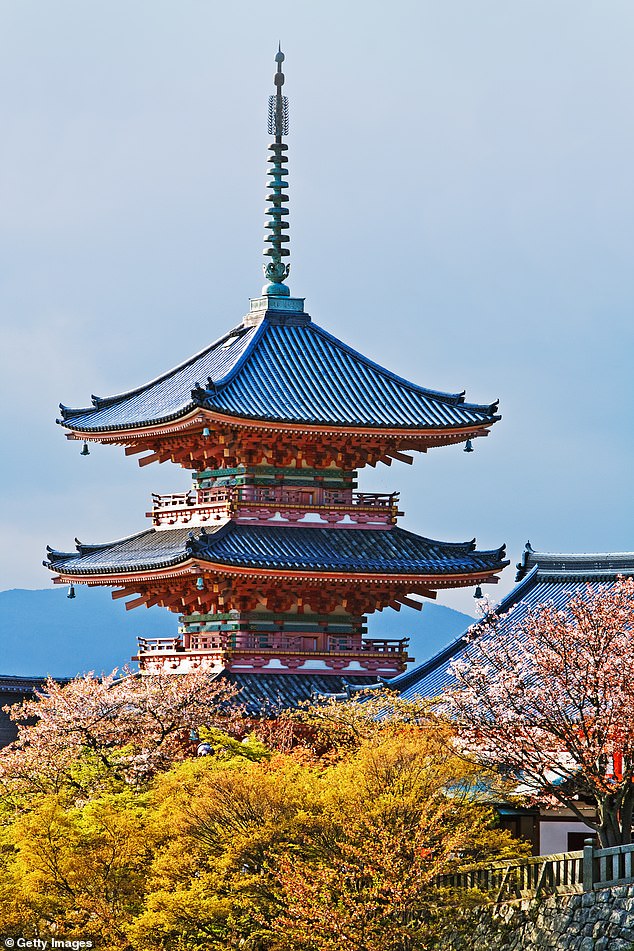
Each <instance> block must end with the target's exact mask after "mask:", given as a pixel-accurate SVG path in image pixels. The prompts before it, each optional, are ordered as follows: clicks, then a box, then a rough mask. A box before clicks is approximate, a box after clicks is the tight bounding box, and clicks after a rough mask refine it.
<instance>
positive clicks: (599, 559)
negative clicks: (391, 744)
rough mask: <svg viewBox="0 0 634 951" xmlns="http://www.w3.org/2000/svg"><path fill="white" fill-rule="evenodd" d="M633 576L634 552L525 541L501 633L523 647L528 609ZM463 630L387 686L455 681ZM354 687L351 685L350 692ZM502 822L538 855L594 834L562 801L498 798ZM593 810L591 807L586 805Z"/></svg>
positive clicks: (418, 695)
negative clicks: (528, 805) (566, 550)
mask: <svg viewBox="0 0 634 951" xmlns="http://www.w3.org/2000/svg"><path fill="white" fill-rule="evenodd" d="M619 577H625V578H631V577H634V552H609V553H598V554H561V553H555V552H537V551H534V550H533V548H532V546H531V544H530V542H527V543H526V547H525V549H524V553H523V555H522V560H521V561H520V562H519V564H518V565H517V576H516V582H517V584H516V586H515V587H514V588H513V590H512V591H510V592H509V594H508V595H507V596H506V597H505V598H503V600H502V601H501V602H500V603H499V604H498V605H497V606H496V607H495V609H494V610H495V613H496V614H497V615H499V617H500V622H499V626H498V628H497V631H496V636H497V637H501V638H503V639H504V640H505V641H506V642H508V643H510V644H511V645H515V644H517V651H518V653H520V652H521V649H522V647H521V644H522V640H521V639H522V624H523V622H524V621H525V620H526V617H527V614H528V612H529V611H531V610H532V609H535V608H538V607H539V606H540V605H553V606H554V607H555V608H556V609H557V610H562V609H564V608H565V607H566V604H567V603H568V601H570V599H571V598H575V597H578V596H586V595H587V594H588V592H596V593H598V592H599V591H601V590H602V589H605V588H606V587H609V586H611V585H613V584H614V583H615V582H616V580H617V578H619ZM466 635H467V632H465V634H461V635H460V637H458V638H456V639H455V640H454V641H452V642H451V643H450V644H448V645H447V647H445V648H443V650H441V651H440V652H439V653H437V654H436V655H435V656H434V657H431V658H430V659H429V660H427V661H425V662H424V663H422V664H420V665H419V666H418V667H416V668H415V669H414V670H410V671H408V672H407V673H404V674H402V675H400V676H398V677H395V678H392V679H391V680H389V681H388V683H387V686H388V687H389V688H390V689H391V690H394V691H396V692H398V693H399V694H400V695H401V696H402V697H403V699H404V700H422V699H433V698H435V697H438V696H441V695H442V693H443V692H444V691H445V690H448V689H450V688H451V687H452V686H453V685H454V684H455V682H456V681H455V678H454V676H453V674H452V671H451V665H452V663H453V662H454V661H456V660H459V659H461V658H464V657H465V656H468V653H469V650H470V643H471V639H470V638H469V637H467V636H466ZM351 690H352V691H354V690H355V687H354V686H352V687H348V691H347V692H348V693H349V692H350V691H351ZM497 808H498V811H499V813H500V825H501V826H502V827H503V828H507V829H509V830H510V831H511V832H513V833H514V834H515V835H517V836H519V837H521V838H525V839H528V840H529V841H530V842H531V843H532V846H533V852H534V854H536V855H539V854H541V855H550V854H552V853H559V852H570V851H573V850H574V849H580V848H582V847H583V842H584V839H585V838H586V837H587V836H588V835H590V832H589V830H588V827H587V826H585V825H584V824H583V823H582V822H579V820H578V819H577V818H576V817H575V816H574V815H573V814H572V812H571V811H570V810H569V809H566V808H565V807H563V806H558V807H552V806H549V807H548V808H545V807H542V808H537V807H536V808H533V809H522V808H518V807H517V806H516V805H515V806H513V805H510V804H508V803H504V804H501V805H500V804H497ZM587 811H588V813H591V812H592V810H591V808H590V807H588V809H587Z"/></svg>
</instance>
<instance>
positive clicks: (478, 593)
mask: <svg viewBox="0 0 634 951" xmlns="http://www.w3.org/2000/svg"><path fill="white" fill-rule="evenodd" d="M473 597H474V598H475V599H476V601H479V600H480V599H481V598H483V597H484V595H483V594H482V588H481V587H480V585H478V587H477V588H476V589H475V591H474V592H473Z"/></svg>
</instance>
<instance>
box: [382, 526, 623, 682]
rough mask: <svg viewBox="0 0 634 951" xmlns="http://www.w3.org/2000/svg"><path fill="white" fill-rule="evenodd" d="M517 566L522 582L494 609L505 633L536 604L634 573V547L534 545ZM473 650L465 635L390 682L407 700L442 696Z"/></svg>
mask: <svg viewBox="0 0 634 951" xmlns="http://www.w3.org/2000/svg"><path fill="white" fill-rule="evenodd" d="M517 567H518V582H519V583H518V584H517V586H516V587H515V588H514V589H513V590H512V591H511V592H510V593H509V594H508V595H507V597H506V598H504V600H503V601H501V602H500V604H499V605H498V606H497V608H496V609H495V610H496V613H497V614H499V615H500V616H501V620H500V623H499V626H498V629H497V631H498V634H499V636H500V637H504V636H509V637H512V636H513V633H514V631H515V630H517V629H519V627H520V625H521V623H522V621H523V620H524V619H525V617H526V615H527V613H528V611H529V610H530V609H531V608H536V607H537V606H538V605H540V604H552V605H553V607H554V608H555V609H556V610H561V609H562V608H565V606H566V604H567V603H568V601H569V600H570V599H571V598H572V597H575V596H576V595H585V594H586V593H587V592H588V590H589V589H590V590H594V591H597V590H599V589H600V588H602V587H604V586H606V585H609V584H614V581H615V580H616V578H617V577H618V576H619V575H624V576H626V577H629V576H632V575H634V552H624V553H622V552H617V553H608V554H581V555H574V554H556V553H555V554H554V553H551V552H548V553H541V552H534V551H533V550H532V548H531V547H530V544H529V545H527V547H526V550H525V552H524V555H523V557H522V561H521V563H520V564H519V565H518V566H517ZM476 623H477V622H474V624H476ZM466 633H467V632H466V631H465V634H466ZM519 649H520V642H519V640H518V650H519ZM470 650H471V647H470V645H469V643H468V641H467V640H465V636H464V634H462V635H460V637H458V638H456V640H455V641H453V642H452V643H451V644H448V645H447V647H445V648H444V649H443V650H442V651H440V652H439V653H438V654H436V655H435V656H434V657H432V658H430V660H428V661H425V663H423V664H421V665H420V666H418V667H416V668H415V669H414V670H410V671H407V672H406V673H404V674H400V675H399V676H398V677H394V678H393V679H392V680H390V681H388V684H387V685H388V686H389V687H390V689H392V690H397V691H398V692H399V693H400V694H401V696H402V697H404V698H405V699H406V700H413V699H416V698H420V699H424V698H428V697H437V696H439V695H440V694H441V693H442V692H443V690H446V689H447V688H448V687H450V686H452V684H453V683H455V680H454V678H453V677H452V675H451V672H450V667H451V664H452V662H453V661H454V660H457V659H459V658H461V657H465V656H468V654H469V651H470Z"/></svg>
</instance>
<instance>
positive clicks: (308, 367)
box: [59, 315, 500, 433]
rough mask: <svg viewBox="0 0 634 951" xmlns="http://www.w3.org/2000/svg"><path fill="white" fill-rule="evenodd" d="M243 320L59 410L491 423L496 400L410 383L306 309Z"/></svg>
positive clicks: (132, 424) (89, 429)
mask: <svg viewBox="0 0 634 951" xmlns="http://www.w3.org/2000/svg"><path fill="white" fill-rule="evenodd" d="M302 316H303V318H304V320H303V322H299V323H297V319H298V318H297V316H294V317H293V319H291V320H289V322H288V323H286V322H284V320H283V318H282V319H280V318H279V317H277V319H272V318H271V317H270V316H264V317H263V318H262V319H261V320H259V321H258V322H257V324H256V325H248V324H241V325H240V326H239V327H237V328H235V329H234V330H232V331H230V332H229V333H228V334H225V336H224V337H222V338H221V339H220V340H218V341H216V342H215V343H213V344H211V346H209V347H207V348H206V349H205V350H203V351H202V352H201V353H198V354H196V355H195V356H194V357H192V358H191V359H190V360H187V361H186V362H185V363H183V364H181V365H180V366H178V367H176V368H175V369H173V370H170V371H169V372H168V373H165V374H164V375H163V376H160V377H158V378H157V379H155V380H153V381H152V382H150V383H147V384H146V385H145V386H141V387H139V388H138V389H136V390H131V391H130V392H128V393H122V394H121V395H119V396H112V397H108V398H107V399H101V398H99V397H93V404H94V405H93V406H91V407H88V408H86V409H69V408H67V407H64V406H62V407H61V410H62V419H61V420H59V422H60V423H61V424H62V425H63V426H65V427H67V428H68V429H72V430H73V431H75V432H78V433H98V432H112V431H114V430H129V429H138V428H140V427H148V426H156V425H158V424H161V423H165V422H169V421H173V420H177V419H180V418H182V417H184V416H187V415H188V414H189V413H191V412H192V411H194V410H197V409H207V410H210V411H212V412H217V413H221V414H223V415H228V416H231V417H236V418H243V419H254V420H261V421H276V422H280V423H305V424H309V425H310V424H312V425H315V424H317V425H333V426H352V427H362V428H363V427H367V428H372V429H374V428H381V427H384V428H397V429H408V430H416V429H436V430H447V429H449V430H451V429H460V428H464V427H473V426H489V425H491V424H492V423H494V422H495V421H496V420H497V419H499V418H500V417H499V416H498V415H497V403H494V404H491V405H488V406H486V405H476V404H473V403H465V401H464V394H462V393H458V394H447V393H436V392H434V391H433V390H427V389H425V388H424V387H422V386H417V385H416V384H414V383H409V382H408V381H407V380H404V379H402V378H401V377H399V376H397V375H396V374H395V373H391V372H390V371H389V370H385V369H384V368H383V367H380V366H379V365H378V364H376V363H374V362H373V361H372V360H369V359H368V358H367V357H364V356H362V355H361V354H360V353H358V352H357V351H356V350H353V349H352V348H351V347H349V346H347V345H346V344H345V343H342V342H341V341H340V340H338V339H337V338H336V337H333V336H332V335H331V334H329V333H327V332H326V331H325V330H322V329H321V328H320V327H318V326H316V325H315V324H313V323H312V322H311V321H310V318H309V317H308V315H302Z"/></svg>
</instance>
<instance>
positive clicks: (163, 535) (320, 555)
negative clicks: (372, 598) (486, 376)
mask: <svg viewBox="0 0 634 951" xmlns="http://www.w3.org/2000/svg"><path fill="white" fill-rule="evenodd" d="M48 551H49V557H48V560H47V561H46V562H45V563H44V564H45V565H46V566H47V567H49V568H51V570H53V571H59V572H62V573H64V574H74V575H86V574H101V573H119V572H133V571H143V570H153V569H155V568H163V567H168V566H170V565H176V564H178V563H180V562H184V561H186V560H187V559H188V558H190V557H195V558H198V559H200V560H202V561H209V562H213V563H216V564H222V565H228V566H229V565H232V566H236V567H238V566H239V567H252V568H274V569H279V570H288V571H291V572H294V571H309V570H313V571H314V570H317V571H328V570H330V571H346V572H349V573H350V574H353V575H354V574H357V573H358V574H372V573H376V574H396V573H398V574H403V575H443V576H451V575H460V574H478V573H482V572H487V571H497V570H499V569H501V568H502V567H504V565H505V564H507V562H505V561H504V548H499V549H496V550H495V551H476V550H475V542H473V541H471V542H462V543H451V542H438V541H433V540H431V539H429V538H423V537H421V536H419V535H414V534H413V533H412V532H406V531H404V530H403V529H400V528H393V529H391V530H389V531H386V530H374V531H373V530H367V531H366V530H364V531H359V530H358V529H345V528H301V527H294V526H286V527H284V528H276V527H269V526H255V525H254V526H251V525H238V524H236V523H235V522H228V523H226V524H225V525H223V526H221V527H220V528H218V529H216V530H212V531H211V532H204V531H199V532H197V533H193V532H190V531H188V529H184V528H180V529H170V530H165V531H156V530H155V529H149V530H148V531H145V532H141V533H140V534H138V535H133V536H130V537H129V538H125V539H122V540H121V541H117V542H112V543H110V544H108V545H82V544H80V543H78V549H77V552H72V553H68V552H56V551H53V550H52V549H49V550H48Z"/></svg>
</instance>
